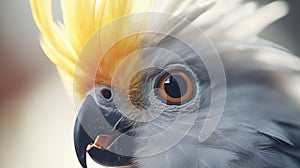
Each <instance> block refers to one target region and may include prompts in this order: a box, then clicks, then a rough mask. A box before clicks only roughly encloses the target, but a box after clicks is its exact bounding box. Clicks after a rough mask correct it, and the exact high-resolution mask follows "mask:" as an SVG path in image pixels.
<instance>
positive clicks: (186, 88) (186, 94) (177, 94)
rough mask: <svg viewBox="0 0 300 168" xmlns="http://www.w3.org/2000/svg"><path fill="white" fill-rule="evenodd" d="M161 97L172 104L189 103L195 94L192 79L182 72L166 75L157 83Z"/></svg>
mask: <svg viewBox="0 0 300 168" xmlns="http://www.w3.org/2000/svg"><path fill="white" fill-rule="evenodd" d="M157 88H158V89H159V95H160V96H161V97H162V98H163V99H164V100H166V101H167V102H168V103H171V104H181V103H183V102H185V101H187V100H188V99H189V98H190V97H191V95H192V93H193V84H192V81H191V79H190V77H189V76H188V75H187V74H186V73H184V72H182V71H172V72H167V73H166V74H164V75H163V76H162V77H161V78H160V79H159V80H158V83H157Z"/></svg>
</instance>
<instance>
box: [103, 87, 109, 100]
mask: <svg viewBox="0 0 300 168" xmlns="http://www.w3.org/2000/svg"><path fill="white" fill-rule="evenodd" d="M101 94H102V96H103V97H104V98H105V99H110V98H111V91H110V90H108V89H102V90H101Z"/></svg>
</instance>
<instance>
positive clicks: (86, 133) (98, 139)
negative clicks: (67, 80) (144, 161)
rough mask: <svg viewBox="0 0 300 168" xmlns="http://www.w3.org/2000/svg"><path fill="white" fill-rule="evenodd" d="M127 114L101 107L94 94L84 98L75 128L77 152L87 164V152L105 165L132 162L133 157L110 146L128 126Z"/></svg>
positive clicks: (125, 164) (124, 164) (128, 163)
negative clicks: (111, 149) (114, 150)
mask: <svg viewBox="0 0 300 168" xmlns="http://www.w3.org/2000/svg"><path fill="white" fill-rule="evenodd" d="M123 118H124V117H123V116H122V114H121V113H115V112H109V111H107V110H104V109H101V108H100V107H99V106H98V105H97V104H96V102H95V101H94V99H93V97H91V96H87V97H86V98H85V99H84V101H83V103H82V106H81V108H80V109H79V113H78V116H77V118H76V122H75V128H74V143H75V149H76V154H77V157H78V160H79V162H80V164H81V165H82V167H83V168H87V164H86V153H89V155H90V156H91V158H92V159H93V160H94V161H95V162H97V163H98V164H100V165H103V166H109V167H115V166H129V165H132V162H131V160H132V157H129V156H124V155H120V154H117V153H113V152H111V151H109V150H108V149H107V147H108V146H109V145H111V144H110V143H114V139H116V138H117V137H118V136H117V135H121V134H123V133H124V132H125V131H124V130H128V128H129V124H128V123H129V122H128V121H125V120H123ZM114 128H116V129H117V130H115V129H114ZM119 150H122V149H119Z"/></svg>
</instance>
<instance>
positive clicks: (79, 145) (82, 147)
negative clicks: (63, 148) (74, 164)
mask: <svg viewBox="0 0 300 168" xmlns="http://www.w3.org/2000/svg"><path fill="white" fill-rule="evenodd" d="M92 142H93V140H92V139H91V137H90V136H89V135H87V133H86V132H85V130H84V129H83V127H82V126H81V124H80V121H79V120H78V119H76V122H75V127H74V145H75V150H76V155H77V158H78V160H79V162H80V164H81V166H82V167H83V168H87V164H86V153H87V152H86V148H87V146H88V145H89V144H90V143H92Z"/></svg>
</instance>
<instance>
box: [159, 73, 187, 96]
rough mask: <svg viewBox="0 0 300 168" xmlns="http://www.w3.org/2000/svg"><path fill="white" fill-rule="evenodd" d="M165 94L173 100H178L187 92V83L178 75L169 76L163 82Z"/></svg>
mask: <svg viewBox="0 0 300 168" xmlns="http://www.w3.org/2000/svg"><path fill="white" fill-rule="evenodd" d="M164 86H165V91H166V93H167V94H168V95H169V96H171V97H173V98H180V97H182V96H183V95H185V93H186V92H187V83H186V81H185V79H184V78H182V77H181V76H178V75H171V76H169V77H168V78H167V79H166V80H165V82H164Z"/></svg>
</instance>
